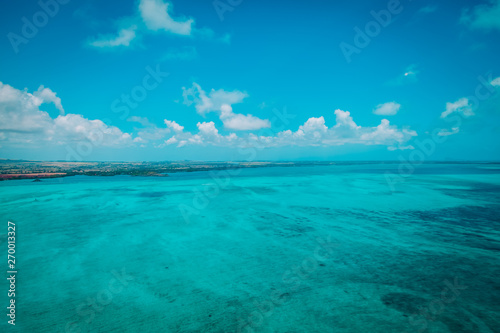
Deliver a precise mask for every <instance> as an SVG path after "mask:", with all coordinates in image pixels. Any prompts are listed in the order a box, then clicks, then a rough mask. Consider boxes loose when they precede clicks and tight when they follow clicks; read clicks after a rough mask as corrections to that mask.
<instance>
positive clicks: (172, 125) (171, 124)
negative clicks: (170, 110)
mask: <svg viewBox="0 0 500 333" xmlns="http://www.w3.org/2000/svg"><path fill="white" fill-rule="evenodd" d="M164 122H165V125H167V127H168V128H170V129H171V130H173V131H174V132H182V131H183V130H184V126H181V125H179V124H177V123H176V122H175V121H170V120H167V119H165V120H164Z"/></svg>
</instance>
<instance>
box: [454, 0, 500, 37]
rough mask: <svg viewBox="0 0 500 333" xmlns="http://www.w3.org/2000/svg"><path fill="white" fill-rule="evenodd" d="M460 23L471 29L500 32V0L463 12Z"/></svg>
mask: <svg viewBox="0 0 500 333" xmlns="http://www.w3.org/2000/svg"><path fill="white" fill-rule="evenodd" d="M460 22H462V23H464V24H466V25H467V26H469V28H471V29H481V30H493V29H499V30H500V0H490V1H489V3H488V4H482V5H477V6H475V7H473V8H467V9H465V10H464V11H463V12H462V16H461V18H460Z"/></svg>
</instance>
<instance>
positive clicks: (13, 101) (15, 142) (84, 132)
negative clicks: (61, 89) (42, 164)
mask: <svg viewBox="0 0 500 333" xmlns="http://www.w3.org/2000/svg"><path fill="white" fill-rule="evenodd" d="M35 95H37V96H35ZM49 101H50V102H53V103H55V104H56V107H58V108H59V107H60V108H61V109H62V106H61V103H60V102H61V101H60V99H58V98H57V97H56V94H55V93H54V92H52V90H50V89H49V88H45V87H43V86H41V87H40V88H39V89H38V90H37V91H36V92H34V93H33V94H31V93H29V92H28V91H27V90H18V89H15V88H13V87H12V86H10V85H7V84H3V83H1V82H0V133H2V134H1V137H2V141H3V145H4V146H5V145H11V146H16V147H17V146H19V145H21V146H25V145H31V146H33V147H39V146H44V145H46V144H55V145H61V144H67V143H69V142H73V141H80V140H85V141H86V142H88V141H90V142H92V143H94V144H96V145H102V146H116V145H127V144H130V143H132V137H131V135H130V134H128V133H123V132H122V131H121V130H120V129H118V128H117V127H115V126H108V125H106V124H105V123H103V122H102V121H101V120H90V119H86V118H84V117H83V116H81V115H78V114H66V115H59V116H58V117H57V118H55V119H54V118H52V117H51V116H50V115H49V114H48V113H47V112H46V111H43V110H41V109H40V107H41V105H42V103H44V102H49Z"/></svg>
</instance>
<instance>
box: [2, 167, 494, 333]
mask: <svg viewBox="0 0 500 333" xmlns="http://www.w3.org/2000/svg"><path fill="white" fill-rule="evenodd" d="M398 167H399V165H397V164H356V163H353V164H343V165H333V166H315V167H310V166H309V167H288V168H281V167H280V168H257V169H245V170H233V171H216V172H213V173H211V172H193V173H177V174H171V175H170V176H169V177H164V178H146V177H128V176H116V177H85V176H78V177H67V178H60V179H49V180H43V181H42V182H40V183H34V182H32V181H29V180H18V181H5V182H0V194H1V195H0V216H1V217H2V219H1V220H2V221H3V222H2V223H3V226H2V227H1V229H0V245H1V248H3V250H2V251H5V252H4V253H7V238H6V234H7V221H12V222H15V224H16V251H17V252H16V266H17V270H18V274H17V280H16V326H15V328H14V329H13V328H12V327H10V325H8V324H7V320H8V317H7V316H6V313H7V310H6V306H8V298H7V290H8V284H7V282H6V280H4V282H3V283H2V284H0V287H1V288H2V290H0V293H1V295H2V298H1V299H2V304H3V305H2V308H3V309H4V310H3V311H4V313H3V314H1V317H0V318H3V319H2V322H1V323H0V331H2V332H7V331H9V332H10V331H12V332H14V331H16V332H283V333H292V332H342V333H344V332H346V333H347V332H349V333H350V332H369V333H376V332H381V333H382V332H399V333H404V332H433V333H437V332H440V333H441V332H443V333H452V332H453V333H456V332H471V333H472V332H474V333H476V332H484V333H490V332H500V165H499V164H425V165H421V166H418V167H416V169H415V171H414V173H413V174H412V175H410V176H409V177H406V178H404V181H401V182H399V183H398V184H395V185H394V187H393V188H391V187H390V186H389V185H388V183H387V180H386V177H387V176H386V172H388V171H389V172H393V173H397V172H398ZM3 257H4V259H5V264H4V266H3V267H6V264H7V260H6V259H7V258H6V255H5V256H3ZM6 270H7V269H6ZM6 270H5V271H6Z"/></svg>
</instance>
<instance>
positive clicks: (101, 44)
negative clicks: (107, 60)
mask: <svg viewBox="0 0 500 333" xmlns="http://www.w3.org/2000/svg"><path fill="white" fill-rule="evenodd" d="M136 30H137V26H135V25H133V26H131V27H129V28H126V29H121V30H120V31H119V32H118V35H101V36H99V37H97V38H96V39H95V40H93V41H90V42H89V45H91V46H93V47H97V48H112V47H117V46H129V45H130V42H131V41H132V40H133V39H134V38H135V37H136Z"/></svg>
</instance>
